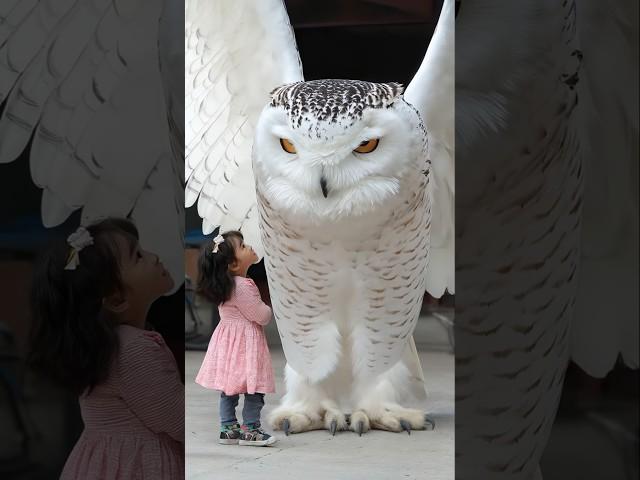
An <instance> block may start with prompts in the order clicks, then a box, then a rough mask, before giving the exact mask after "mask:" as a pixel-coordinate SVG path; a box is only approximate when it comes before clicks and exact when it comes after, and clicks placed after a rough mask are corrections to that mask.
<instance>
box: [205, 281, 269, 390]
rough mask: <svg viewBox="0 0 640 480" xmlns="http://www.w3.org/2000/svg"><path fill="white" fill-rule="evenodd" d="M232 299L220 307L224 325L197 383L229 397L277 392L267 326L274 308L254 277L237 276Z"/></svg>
mask: <svg viewBox="0 0 640 480" xmlns="http://www.w3.org/2000/svg"><path fill="white" fill-rule="evenodd" d="M234 278H235V282H236V286H235V289H234V292H233V294H232V296H231V298H230V299H229V300H228V301H226V302H224V303H223V304H222V305H220V306H219V307H218V311H219V312H220V323H218V326H217V327H216V329H215V331H214V332H213V335H212V336H211V341H210V342H209V348H208V349H207V353H206V355H205V357H204V360H203V361H202V366H201V367H200V371H199V372H198V375H197V376H196V383H198V384H199V385H202V386H203V387H206V388H211V389H213V390H220V391H222V392H224V393H225V394H226V395H236V394H238V393H273V392H275V391H276V389H275V380H274V376H273V368H272V366H271V356H270V355H269V347H268V346H267V338H266V336H265V334H264V325H267V324H268V323H269V322H270V321H271V308H270V307H269V306H268V305H266V304H265V303H264V302H263V301H262V299H261V298H260V292H259V291H258V287H257V286H256V284H255V283H254V282H253V280H251V279H250V278H245V277H240V276H236V277H234Z"/></svg>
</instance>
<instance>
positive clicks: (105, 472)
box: [30, 219, 184, 480]
mask: <svg viewBox="0 0 640 480" xmlns="http://www.w3.org/2000/svg"><path fill="white" fill-rule="evenodd" d="M172 287H173V280H172V279H171V276H170V275H169V274H168V273H167V271H166V270H165V269H164V267H163V265H162V263H161V262H160V261H159V259H158V257H157V256H156V255H154V254H151V253H149V252H146V251H144V250H142V249H141V248H140V245H139V244H138V232H137V230H136V228H135V227H134V225H133V224H132V223H131V222H129V221H128V220H124V219H106V220H102V221H100V222H98V223H95V224H93V225H90V226H87V227H86V228H85V227H80V228H79V229H78V230H77V231H76V232H75V233H74V234H73V235H71V236H70V237H69V238H68V240H67V242H61V244H60V245H58V246H56V247H55V248H53V249H52V250H51V251H50V252H48V253H47V254H46V255H45V257H44V259H43V261H42V263H41V264H40V265H39V266H38V269H37V270H36V272H35V278H34V283H33V291H32V305H33V322H34V324H33V328H32V331H31V335H32V338H31V352H30V361H31V364H32V365H33V366H34V367H36V368H38V369H40V370H42V371H43V372H45V373H47V374H49V376H51V377H53V378H54V379H55V380H57V381H58V382H60V383H62V384H64V385H67V386H69V387H72V388H73V389H74V390H75V391H77V392H78V393H79V395H80V408H81V413H82V420H83V422H84V427H85V428H84V431H83V432H82V434H81V436H80V439H79V440H78V442H77V443H76V445H75V447H74V448H73V450H72V452H71V454H70V455H69V457H68V458H67V461H66V464H65V466H64V469H63V471H62V475H61V476H60V478H61V479H83V480H84V479H88V478H100V479H109V480H116V479H122V480H125V479H130V478H139V479H149V480H156V479H167V480H169V479H171V480H173V479H180V478H184V385H183V384H182V383H181V381H180V376H179V373H178V370H177V368H176V364H175V360H174V357H173V355H172V354H171V352H170V351H169V349H168V348H167V347H166V346H165V344H164V342H163V339H162V337H161V336H160V335H159V334H157V333H154V332H151V331H147V330H145V318H146V315H147V311H148V310H149V307H150V306H151V304H152V303H153V302H154V301H155V300H156V299H158V298H159V297H160V296H162V295H163V294H165V293H167V292H168V291H170V290H171V288H172Z"/></svg>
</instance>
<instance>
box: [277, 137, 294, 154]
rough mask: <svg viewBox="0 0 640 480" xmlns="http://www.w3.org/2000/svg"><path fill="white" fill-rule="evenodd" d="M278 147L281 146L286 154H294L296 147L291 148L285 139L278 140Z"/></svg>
mask: <svg viewBox="0 0 640 480" xmlns="http://www.w3.org/2000/svg"><path fill="white" fill-rule="evenodd" d="M280 145H281V146H282V149H283V150H284V151H285V152H287V153H296V147H294V146H293V143H291V141H289V140H287V139H286V138H281V139H280Z"/></svg>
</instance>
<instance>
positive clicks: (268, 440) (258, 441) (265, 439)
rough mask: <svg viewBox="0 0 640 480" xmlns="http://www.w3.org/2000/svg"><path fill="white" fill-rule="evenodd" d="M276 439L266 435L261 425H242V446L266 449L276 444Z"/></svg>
mask: <svg viewBox="0 0 640 480" xmlns="http://www.w3.org/2000/svg"><path fill="white" fill-rule="evenodd" d="M276 441H277V439H276V437H273V436H271V435H269V434H268V433H266V432H265V431H264V430H262V428H260V424H259V423H258V424H254V425H242V436H241V437H240V442H239V444H240V445H249V446H253V447H266V446H268V445H273V444H274V443H276Z"/></svg>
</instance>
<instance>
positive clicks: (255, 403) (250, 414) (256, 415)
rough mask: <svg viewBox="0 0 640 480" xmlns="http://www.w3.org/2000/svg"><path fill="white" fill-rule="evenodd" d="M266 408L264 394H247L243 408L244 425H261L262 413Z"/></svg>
mask: <svg viewBox="0 0 640 480" xmlns="http://www.w3.org/2000/svg"><path fill="white" fill-rule="evenodd" d="M262 407H264V393H245V394H244V407H243V408H242V423H244V424H245V425H250V424H252V423H260V412H261V411H262Z"/></svg>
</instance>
